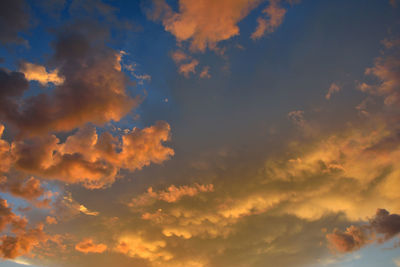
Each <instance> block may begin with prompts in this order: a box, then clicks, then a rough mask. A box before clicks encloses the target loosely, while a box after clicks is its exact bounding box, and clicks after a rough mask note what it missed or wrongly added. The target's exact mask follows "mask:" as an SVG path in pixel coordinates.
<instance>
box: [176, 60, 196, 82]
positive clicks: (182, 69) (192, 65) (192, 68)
mask: <svg viewBox="0 0 400 267" xmlns="http://www.w3.org/2000/svg"><path fill="white" fill-rule="evenodd" d="M197 65H199V61H198V60H196V59H193V60H192V61H190V62H189V63H185V64H181V65H180V66H179V68H178V71H179V73H180V74H182V75H183V76H185V77H186V78H188V77H189V75H190V73H196V67H197Z"/></svg>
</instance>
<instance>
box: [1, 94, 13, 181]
mask: <svg viewBox="0 0 400 267" xmlns="http://www.w3.org/2000/svg"><path fill="white" fill-rule="evenodd" d="M0 102H1V98H0ZM3 132H4V125H3V124H1V123H0V174H1V173H4V172H7V171H8V170H9V169H10V166H11V164H12V158H11V153H10V144H9V143H8V142H7V141H5V140H3V139H1V137H2V135H3Z"/></svg>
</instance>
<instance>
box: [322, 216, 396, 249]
mask: <svg viewBox="0 0 400 267" xmlns="http://www.w3.org/2000/svg"><path fill="white" fill-rule="evenodd" d="M399 233H400V215H398V214H390V213H389V212H388V211H387V210H385V209H378V210H377V211H376V215H375V217H373V218H372V219H371V220H370V221H369V223H368V224H366V225H362V226H353V225H352V226H350V227H349V228H347V229H346V231H345V232H342V231H340V230H338V229H335V230H334V232H333V233H332V234H327V235H326V238H327V240H328V242H329V243H330V245H331V246H332V247H333V248H334V249H336V250H337V251H339V252H351V251H354V250H358V249H360V248H362V247H363V246H365V245H367V244H369V243H371V242H373V241H378V242H379V243H382V242H385V241H387V240H390V239H392V238H393V237H395V236H396V235H398V234H399ZM381 236H382V237H381Z"/></svg>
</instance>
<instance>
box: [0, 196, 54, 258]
mask: <svg viewBox="0 0 400 267" xmlns="http://www.w3.org/2000/svg"><path fill="white" fill-rule="evenodd" d="M0 215H1V216H0V232H3V231H4V230H5V229H6V227H7V225H10V227H11V233H9V234H4V233H3V234H2V235H1V236H0V257H1V258H4V259H14V258H16V257H18V256H21V255H24V254H26V253H28V252H30V251H31V250H32V249H33V248H35V247H37V246H39V245H40V244H41V243H45V242H47V240H48V239H49V236H48V235H47V234H45V233H44V232H43V225H42V224H39V225H38V226H36V227H35V228H28V221H27V220H26V219H25V218H22V217H20V216H18V215H16V214H14V213H13V212H12V210H11V208H10V207H9V205H8V203H7V201H6V200H5V199H2V198H0Z"/></svg>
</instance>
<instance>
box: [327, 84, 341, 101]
mask: <svg viewBox="0 0 400 267" xmlns="http://www.w3.org/2000/svg"><path fill="white" fill-rule="evenodd" d="M340 90H341V88H340V87H339V85H337V84H336V83H332V84H331V86H330V87H329V89H328V92H327V93H326V95H325V98H326V99H327V100H329V99H331V96H332V95H333V94H335V93H337V92H339V91H340Z"/></svg>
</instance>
